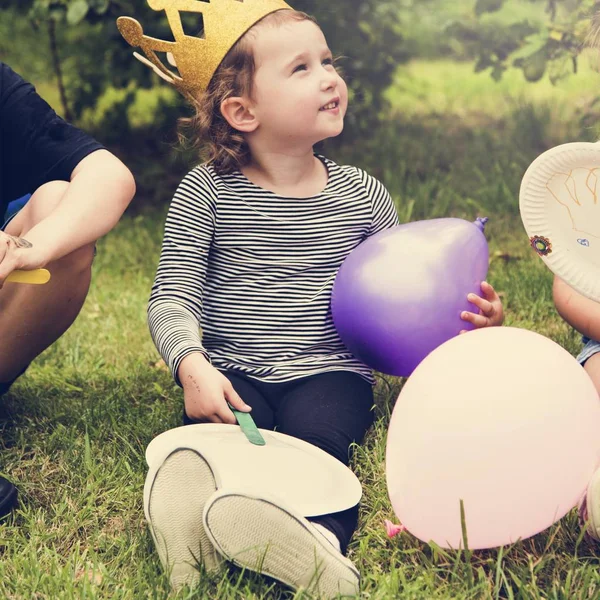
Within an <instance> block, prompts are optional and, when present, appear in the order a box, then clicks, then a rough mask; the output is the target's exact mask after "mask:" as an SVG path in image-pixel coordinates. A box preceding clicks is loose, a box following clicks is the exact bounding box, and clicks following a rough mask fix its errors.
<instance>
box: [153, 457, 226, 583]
mask: <svg viewBox="0 0 600 600" xmlns="http://www.w3.org/2000/svg"><path fill="white" fill-rule="evenodd" d="M216 489H217V486H216V483H215V477H214V475H213V472H212V469H211V468H210V465H209V464H208V463H207V462H206V460H205V459H204V458H203V457H202V456H201V455H200V454H199V453H198V452H196V451H195V450H191V449H189V448H178V449H177V450H175V451H173V452H172V453H171V454H169V456H167V458H165V460H164V461H163V462H162V464H160V465H159V466H157V467H155V468H151V469H150V471H149V472H148V475H147V477H146V484H145V486H144V512H145V514H146V518H147V519H148V523H149V525H150V532H151V533H152V538H153V539H154V543H155V544H156V549H157V550H158V556H159V557H160V561H161V563H162V565H163V567H164V568H165V570H166V571H167V572H168V573H169V578H170V580H171V585H172V586H173V587H174V588H175V589H177V588H179V587H180V586H182V585H184V584H187V585H195V584H197V583H198V580H199V577H200V572H199V568H200V566H201V565H202V566H203V567H204V569H205V570H207V571H212V570H215V569H217V568H218V567H219V565H220V564H221V562H222V561H221V557H220V556H219V555H218V554H217V553H216V551H215V548H214V546H213V545H212V543H211V542H210V540H209V539H208V537H207V535H206V532H205V531H204V525H203V524H202V513H203V511H204V506H205V504H206V500H207V499H208V498H209V497H210V496H211V495H212V494H213V493H214V492H215V491H216Z"/></svg>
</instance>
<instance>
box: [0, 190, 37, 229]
mask: <svg viewBox="0 0 600 600" xmlns="http://www.w3.org/2000/svg"><path fill="white" fill-rule="evenodd" d="M29 198H31V194H25V195H24V196H21V197H20V198H17V199H16V200H13V201H12V202H9V203H8V206H7V207H6V211H5V212H4V215H3V217H2V226H1V227H0V229H1V230H2V231H4V230H5V229H6V226H7V225H8V224H9V223H10V222H11V221H12V220H13V219H14V218H15V217H16V216H17V214H18V213H19V211H20V210H21V209H22V208H23V207H24V206H25V205H26V204H27V202H28V201H29Z"/></svg>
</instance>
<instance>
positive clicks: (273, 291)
mask: <svg viewBox="0 0 600 600" xmlns="http://www.w3.org/2000/svg"><path fill="white" fill-rule="evenodd" d="M319 158H320V159H321V160H322V161H323V162H324V164H325V166H326V167H327V170H328V182H327V185H326V187H325V189H324V190H323V191H322V192H321V193H320V194H318V195H316V196H312V197H308V198H287V197H282V196H278V195H276V194H275V193H273V192H271V191H268V190H265V189H263V188H260V187H259V186H257V185H255V184H253V183H252V182H251V181H249V180H248V179H247V178H246V177H245V176H244V175H243V174H242V173H241V172H239V171H237V172H234V173H230V174H226V175H220V174H218V173H217V172H216V171H215V170H214V168H212V167H211V166H206V165H201V166H198V167H196V168H195V169H193V170H192V171H190V172H189V173H188V174H187V175H186V177H185V178H184V179H183V181H182V182H181V184H180V185H179V187H178V189H177V191H176V193H175V196H174V198H173V201H172V203H171V206H170V208H169V212H168V216H167V220H166V224H165V232H164V239H163V245H162V252H161V257H160V262H159V265H158V270H157V273H156V278H155V281H154V286H153V288H152V294H151V297H150V303H149V307H148V322H149V325H150V331H151V334H152V337H153V339H154V342H155V344H156V346H157V348H158V350H159V352H160V354H161V355H162V357H163V358H164V360H165V362H166V363H167V364H168V365H169V367H170V369H171V371H172V373H173V375H174V376H175V379H176V381H177V369H178V367H179V364H180V362H181V361H182V360H183V358H184V357H185V356H187V355H188V354H190V353H192V352H201V353H203V354H204V355H205V356H206V357H207V358H208V359H209V360H210V361H211V362H212V364H213V365H214V366H215V367H217V368H219V369H235V370H238V371H241V372H243V373H245V374H247V375H250V376H252V377H256V378H258V379H261V380H263V381H271V382H282V381H288V380H291V379H295V378H298V377H305V376H308V375H313V374H317V373H323V372H326V371H334V370H347V371H353V372H355V373H358V374H359V375H361V376H362V377H364V378H365V379H367V380H368V381H370V382H372V381H373V377H372V373H371V369H370V368H369V367H367V366H366V365H365V364H363V363H362V362H361V361H359V360H358V359H357V358H356V357H354V356H353V355H352V354H351V353H350V352H349V351H348V350H347V349H346V347H345V346H344V344H343V342H342V341H341V339H340V337H339V335H338V334H337V332H336V329H335V326H334V324H333V320H332V316H331V306H330V300H331V290H332V287H333V283H334V279H335V275H336V273H337V271H338V269H339V267H340V265H341V264H342V262H343V261H344V259H345V258H346V257H347V256H348V254H349V253H350V252H351V251H352V250H353V249H354V248H356V246H358V245H359V244H360V243H361V242H362V241H363V240H365V239H366V238H367V237H369V236H370V235H373V234H375V233H377V232H378V231H381V230H383V229H386V228H388V227H392V226H394V225H397V224H398V217H397V214H396V211H395V208H394V205H393V202H392V200H391V198H390V195H389V194H388V192H387V190H386V189H385V188H384V187H383V185H382V184H381V183H380V182H379V181H377V180H376V179H374V178H373V177H371V176H369V175H368V174H366V173H365V172H364V171H362V170H360V169H358V168H356V167H350V166H340V165H337V164H336V163H334V162H333V161H331V160H329V159H326V158H324V157H319ZM200 328H201V330H202V335H201V333H200Z"/></svg>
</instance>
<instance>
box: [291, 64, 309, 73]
mask: <svg viewBox="0 0 600 600" xmlns="http://www.w3.org/2000/svg"><path fill="white" fill-rule="evenodd" d="M298 71H306V65H305V64H301V65H298V66H297V67H294V70H293V71H292V73H297V72H298Z"/></svg>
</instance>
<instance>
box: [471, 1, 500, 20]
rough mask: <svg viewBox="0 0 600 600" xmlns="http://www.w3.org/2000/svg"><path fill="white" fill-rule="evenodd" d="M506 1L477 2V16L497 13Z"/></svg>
mask: <svg viewBox="0 0 600 600" xmlns="http://www.w3.org/2000/svg"><path fill="white" fill-rule="evenodd" d="M503 4H504V0H477V2H476V3H475V14H476V15H477V16H479V15H482V14H483V13H491V12H496V11H497V10H500V9H501V8H502V5H503Z"/></svg>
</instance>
